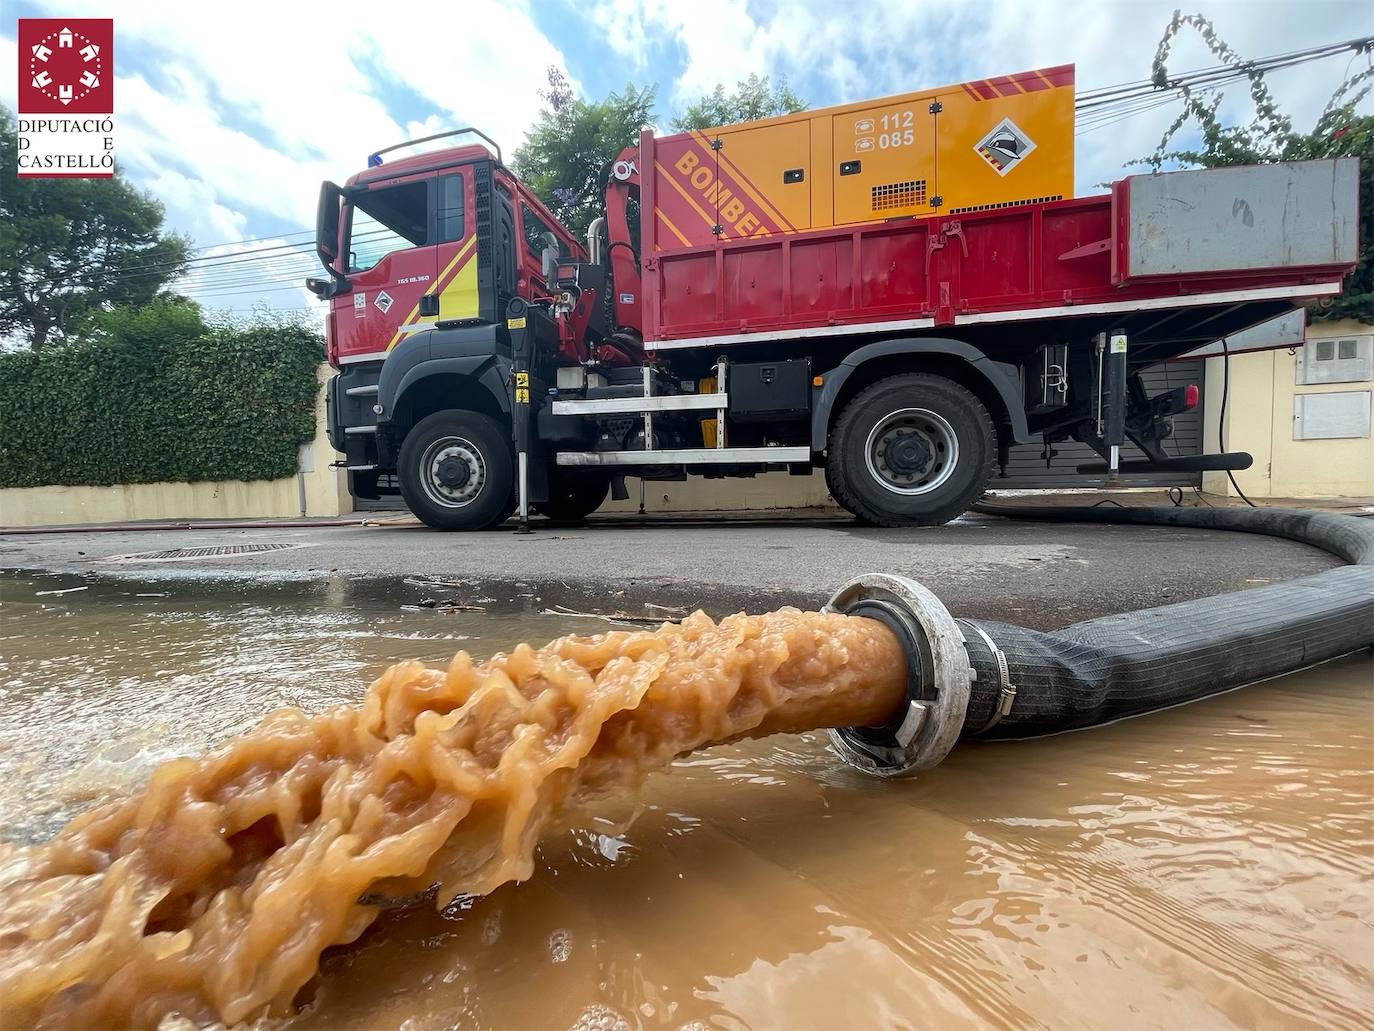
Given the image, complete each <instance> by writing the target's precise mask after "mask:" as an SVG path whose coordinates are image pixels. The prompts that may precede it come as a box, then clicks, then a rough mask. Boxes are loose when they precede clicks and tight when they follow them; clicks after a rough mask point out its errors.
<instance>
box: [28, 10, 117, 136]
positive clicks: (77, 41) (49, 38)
mask: <svg viewBox="0 0 1374 1031" xmlns="http://www.w3.org/2000/svg"><path fill="white" fill-rule="evenodd" d="M18 64H19V112H20V113H21V114H34V115H39V114H96V115H108V114H113V113H114V19H112V18H20V19H19V62H18Z"/></svg>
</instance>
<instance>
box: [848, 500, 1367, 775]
mask: <svg viewBox="0 0 1374 1031" xmlns="http://www.w3.org/2000/svg"><path fill="white" fill-rule="evenodd" d="M979 511H980V512H983V513H992V514H996V515H1002V516H1007V517H1010V518H1014V519H1039V520H1053V521H1056V522H1095V523H1113V524H1130V525H1137V526H1177V527H1189V528H1194V529H1208V530H1236V531H1241V532H1246V533H1258V534H1265V535H1268V536H1274V537H1285V538H1288V539H1289V540H1294V541H1300V542H1302V543H1304V544H1310V545H1312V546H1313V547H1317V548H1321V549H1323V550H1325V551H1328V552H1330V553H1331V554H1333V555H1335V556H1337V557H1338V558H1342V559H1345V560H1346V561H1347V562H1349V563H1351V564H1350V565H1346V566H1341V567H1339V568H1337V569H1329V570H1326V571H1325V572H1322V573H1317V574H1315V575H1313V576H1306V577H1302V578H1301V579H1298V580H1291V581H1289V582H1287V583H1282V584H1274V585H1272V586H1268V587H1259V588H1254V589H1252V590H1244V591H1237V592H1233V593H1231V594H1224V595H1219V596H1216V597H1211V598H1200V599H1197V600H1195V601H1187V602H1180V603H1177V604H1173V605H1166V606H1163V607H1160V608H1153V609H1144V610H1142V611H1139V612H1129V613H1124V614H1121V615H1115V616H1104V617H1102V618H1099V619H1091V620H1088V621H1086V622H1083V623H1075V624H1073V625H1072V626H1067V627H1064V628H1063V629H1062V630H1057V631H1055V632H1054V633H1040V632H1037V631H1034V630H1027V629H1025V628H1023V627H1018V626H1011V625H1009V624H1006V623H996V622H991V621H986V620H965V619H960V620H955V619H954V618H953V617H952V616H950V614H949V613H948V611H947V610H945V608H944V606H943V605H941V604H940V603H939V602H938V601H937V600H936V599H935V598H934V597H933V596H932V595H930V594H929V592H927V591H925V590H924V588H921V587H919V585H917V584H914V583H912V582H911V581H908V580H904V578H901V577H886V576H873V577H860V578H859V579H858V580H856V581H853V582H852V583H851V584H849V585H847V586H846V587H845V588H842V589H841V591H840V592H839V593H838V594H837V595H836V596H835V598H833V599H832V600H831V603H830V606H829V607H830V608H831V609H832V610H834V611H839V612H845V613H851V614H854V615H866V616H871V617H874V618H879V619H883V620H884V621H885V622H887V623H888V624H889V626H891V627H892V628H893V629H894V631H896V632H897V634H898V637H899V638H900V639H901V640H902V641H903V644H904V647H906V649H907V652H908V660H909V665H910V667H911V670H912V671H913V673H912V677H911V684H910V685H909V688H908V699H907V704H906V707H905V709H904V710H903V711H902V712H901V713H899V714H898V716H897V717H896V718H894V720H893V721H892V722H891V723H889V724H888V725H886V726H885V727H882V728H849V729H845V730H839V731H835V732H834V743H835V747H836V750H837V751H838V752H839V753H840V754H841V756H842V757H843V758H844V759H845V760H846V761H848V762H850V763H852V764H854V765H857V766H859V767H860V768H863V769H865V770H867V771H868V772H871V773H875V774H877V775H880V776H895V775H899V774H903V773H910V772H913V771H915V770H919V769H925V768H928V767H930V766H933V765H935V764H936V763H938V762H939V761H940V760H941V759H943V758H944V756H945V755H946V754H947V753H948V751H949V749H950V748H952V747H953V745H954V743H955V742H956V741H957V740H959V739H960V738H1013V737H1028V736H1033V735H1037V734H1049V733H1055V732H1057V731H1064V730H1075V729H1078V728H1081V727H1090V726H1095V725H1098V724H1102V723H1108V722H1111V721H1113V720H1117V719H1122V718H1124V717H1127V716H1135V715H1139V714H1141V713H1145V712H1150V711H1153V710H1156V709H1162V708H1166V707H1169V706H1172V705H1178V704H1181V703H1183V702H1190V701H1194V700H1196V699H1198V698H1203V697H1206V696H1208V695H1213V694H1217V693H1220V692H1223V691H1229V690H1231V689H1233V688H1236V687H1240V686H1243V685H1245V684H1251V683H1254V682H1256V681H1259V680H1265V679H1268V678H1270V677H1276V676H1280V675H1282V674H1285V673H1291V672H1293V671H1295V670H1298V669H1302V668H1304V667H1306V666H1311V665H1313V664H1315V663H1318V662H1323V661H1325V660H1327V659H1333V658H1336V657H1337V656H1340V655H1345V654H1348V653H1350V652H1354V651H1358V650H1360V649H1362V648H1368V647H1370V646H1371V645H1374V524H1371V523H1370V522H1366V521H1365V520H1362V519H1355V518H1352V517H1349V516H1342V515H1334V514H1328V513H1321V512H1308V511H1302V510H1296V509H1198V508H1193V509H1183V508H1019V507H1018V508H1012V507H1002V506H985V507H982V508H980V509H979ZM918 672H919V674H920V675H919V676H918V675H917V673H918ZM966 678H967V679H968V681H969V682H968V684H967V687H966V686H965V685H964V682H963V681H964V680H965V679H966Z"/></svg>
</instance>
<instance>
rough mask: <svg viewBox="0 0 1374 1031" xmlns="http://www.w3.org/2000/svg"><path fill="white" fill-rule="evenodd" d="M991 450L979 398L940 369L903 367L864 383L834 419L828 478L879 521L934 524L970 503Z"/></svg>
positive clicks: (984, 479)
mask: <svg viewBox="0 0 1374 1031" xmlns="http://www.w3.org/2000/svg"><path fill="white" fill-rule="evenodd" d="M996 454H997V444H996V435H995V430H994V428H993V425H992V418H991V416H989V415H988V410H987V409H986V408H985V407H984V406H983V403H982V402H981V401H979V400H978V398H977V397H975V396H974V395H973V394H972V393H970V392H969V391H968V390H966V389H965V388H964V387H962V386H960V385H959V384H958V383H955V382H954V381H953V380H949V379H945V378H944V377H943V376H933V375H929V374H927V373H908V374H904V375H901V376H889V377H888V378H887V379H883V380H879V381H878V382H877V383H874V384H872V385H871V386H868V387H866V388H864V390H862V391H861V392H860V393H859V394H858V395H857V396H856V397H855V398H854V399H853V400H851V401H850V402H849V403H848V404H847V405H845V407H844V410H843V411H842V412H840V416H839V418H838V419H836V420H835V428H834V430H833V432H832V433H831V435H830V447H829V452H828V456H827V458H826V482H827V484H828V485H829V486H830V491H831V493H832V494H833V495H834V497H835V500H836V501H838V502H839V503H840V504H841V505H843V506H844V507H845V508H846V509H848V510H849V511H850V512H852V513H853V514H854V515H855V516H857V517H858V518H860V519H862V520H865V521H866V522H870V523H875V524H877V525H878V526H939V525H940V524H941V523H947V522H949V521H950V520H951V519H953V518H955V517H956V516H958V515H960V514H962V513H963V512H966V511H968V509H969V507H970V506H971V505H973V503H974V502H976V501H977V500H978V498H980V497H981V496H982V494H983V492H984V491H985V490H987V486H988V483H989V482H990V481H991V479H992V472H993V461H994V459H995V458H996Z"/></svg>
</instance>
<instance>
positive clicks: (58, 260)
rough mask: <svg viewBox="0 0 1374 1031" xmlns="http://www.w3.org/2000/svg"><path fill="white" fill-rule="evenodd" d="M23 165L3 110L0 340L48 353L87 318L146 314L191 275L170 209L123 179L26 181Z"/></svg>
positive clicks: (185, 247) (0, 126)
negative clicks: (116, 309)
mask: <svg viewBox="0 0 1374 1031" xmlns="http://www.w3.org/2000/svg"><path fill="white" fill-rule="evenodd" d="M17 157H18V142H17V135H16V131H15V121H14V114H13V112H11V111H9V110H8V109H6V108H4V107H0V169H3V172H0V174H3V175H4V176H5V177H6V182H5V188H4V190H3V191H0V283H3V284H4V287H3V289H0V337H10V336H21V337H27V339H28V343H29V346H30V347H32V348H33V349H34V350H38V349H40V348H42V347H46V346H48V345H50V344H52V343H53V342H55V341H56V340H59V339H61V338H62V336H63V335H64V334H66V333H67V332H69V331H70V330H71V328H72V327H73V326H74V325H75V323H76V321H77V320H79V319H80V318H81V317H82V316H83V315H85V314H87V313H88V312H91V311H94V310H96V309H99V308H101V307H103V306H106V305H131V306H138V305H141V304H147V303H148V302H149V301H151V300H152V299H153V298H154V297H156V296H157V295H158V293H159V292H160V291H161V290H162V288H163V287H164V286H165V285H166V284H167V283H168V282H169V281H170V280H172V279H174V278H175V277H176V276H177V275H179V274H180V272H181V271H182V269H183V268H184V267H185V264H186V256H187V252H188V250H189V247H190V242H189V241H188V240H187V239H185V238H184V237H181V236H176V235H173V234H166V233H164V232H163V231H162V221H163V208H162V205H161V204H159V203H158V202H157V201H156V200H154V199H153V198H152V197H151V196H150V195H148V194H146V193H144V192H142V191H140V190H138V189H136V188H134V187H133V186H132V185H131V184H130V183H129V182H128V180H127V179H125V178H124V177H123V175H122V174H120V172H119V170H118V169H116V171H115V174H114V176H113V177H111V178H108V179H32V178H20V177H18V176H15V175H14V169H15V167H16V164H17Z"/></svg>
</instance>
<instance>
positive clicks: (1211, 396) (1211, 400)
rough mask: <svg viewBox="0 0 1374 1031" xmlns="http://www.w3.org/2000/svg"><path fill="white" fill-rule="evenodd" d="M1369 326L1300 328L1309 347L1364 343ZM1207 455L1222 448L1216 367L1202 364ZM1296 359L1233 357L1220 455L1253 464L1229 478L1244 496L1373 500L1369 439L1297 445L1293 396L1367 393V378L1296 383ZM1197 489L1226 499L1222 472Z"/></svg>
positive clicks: (1270, 354) (1213, 361)
mask: <svg viewBox="0 0 1374 1031" xmlns="http://www.w3.org/2000/svg"><path fill="white" fill-rule="evenodd" d="M1370 335H1374V326H1371V325H1369V324H1365V323H1361V322H1356V321H1354V320H1353V319H1346V320H1342V321H1338V322H1318V323H1313V324H1312V325H1310V326H1309V327H1308V328H1307V341H1308V344H1309V345H1310V344H1311V343H1313V342H1314V341H1317V340H1329V339H1333V338H1351V337H1356V338H1359V337H1369V336H1370ZM1207 365H1208V368H1207V400H1206V407H1205V409H1204V411H1205V412H1206V437H1205V441H1206V449H1207V451H1208V452H1209V453H1211V452H1216V451H1220V450H1222V446H1221V445H1222V443H1223V441H1221V440H1219V438H1218V420H1217V414H1218V413H1219V412H1220V411H1221V390H1222V382H1223V379H1224V376H1223V365H1222V359H1221V358H1209V359H1207ZM1297 373H1298V361H1297V357H1296V355H1294V354H1290V353H1289V352H1288V351H1287V350H1282V349H1281V350H1277V351H1257V352H1252V353H1248V354H1239V355H1233V356H1232V358H1231V386H1230V392H1229V398H1228V401H1227V409H1226V419H1225V422H1224V424H1223V429H1224V434H1225V439H1224V444H1225V450H1229V451H1248V452H1250V454H1252V455H1253V456H1254V458H1255V464H1254V465H1253V466H1251V467H1250V468H1249V469H1246V470H1244V471H1242V472H1238V473H1236V474H1235V477H1236V482H1237V483H1239V484H1240V488H1241V490H1243V491H1244V492H1245V493H1246V494H1247V495H1249V496H1250V497H1258V498H1318V497H1374V438H1371V436H1370V435H1369V433H1368V432H1366V433H1365V434H1364V436H1360V437H1344V438H1328V439H1317V440H1298V439H1295V438H1294V434H1295V432H1296V430H1295V426H1296V420H1295V414H1296V413H1297V407H1296V406H1297V402H1296V400H1295V399H1296V398H1297V397H1299V396H1300V395H1303V394H1322V393H1328V394H1329V393H1346V392H1356V393H1359V392H1370V393H1371V394H1374V380H1370V379H1363V380H1358V381H1353V382H1343V383H1321V384H1299V383H1298V382H1297ZM1203 489H1204V490H1205V491H1207V492H1208V493H1212V494H1221V495H1230V494H1233V493H1234V491H1233V490H1232V488H1231V484H1230V482H1229V481H1228V480H1227V478H1226V474H1225V473H1206V474H1204V476H1203Z"/></svg>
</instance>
